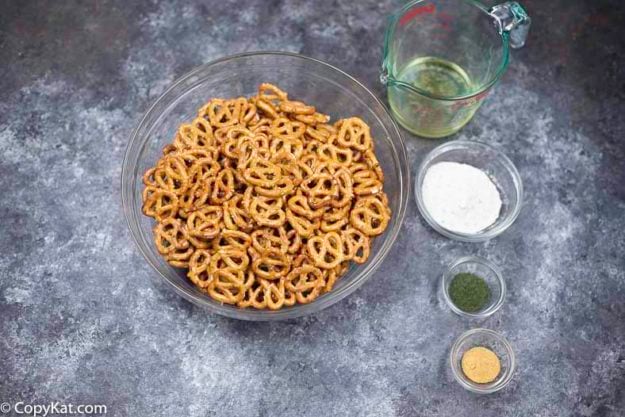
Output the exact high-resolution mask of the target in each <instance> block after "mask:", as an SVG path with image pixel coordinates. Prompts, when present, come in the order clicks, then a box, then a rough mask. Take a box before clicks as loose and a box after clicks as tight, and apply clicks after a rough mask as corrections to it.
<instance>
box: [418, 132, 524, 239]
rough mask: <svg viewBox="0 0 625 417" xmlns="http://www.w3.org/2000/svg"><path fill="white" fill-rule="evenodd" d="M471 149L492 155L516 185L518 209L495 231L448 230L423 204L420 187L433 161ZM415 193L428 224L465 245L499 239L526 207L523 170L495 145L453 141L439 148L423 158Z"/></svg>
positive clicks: (420, 210)
mask: <svg viewBox="0 0 625 417" xmlns="http://www.w3.org/2000/svg"><path fill="white" fill-rule="evenodd" d="M468 148H478V149H482V150H486V151H489V152H492V153H493V154H494V155H495V157H496V158H497V159H499V160H500V161H501V163H502V164H503V166H504V167H505V168H506V170H507V171H508V173H509V174H510V176H511V177H512V182H513V183H514V185H515V187H514V191H515V194H516V204H515V205H514V207H512V210H511V211H510V213H509V214H508V216H506V218H505V219H504V220H503V221H502V222H501V223H500V224H498V225H497V226H496V227H493V228H491V229H486V231H485V232H482V231H480V232H477V233H462V232H454V231H451V230H448V229H446V228H444V227H443V226H441V225H440V224H439V223H438V222H437V221H436V220H434V218H433V217H432V216H431V215H430V213H429V212H428V210H427V208H426V207H425V203H424V202H423V195H422V192H421V191H422V190H421V188H422V187H421V185H420V184H422V183H423V178H424V177H425V173H426V172H427V169H428V168H429V166H430V164H431V162H432V160H433V159H434V158H436V157H438V156H441V155H444V154H445V153H446V152H448V151H451V150H456V149H468ZM414 193H415V199H416V201H417V207H418V208H419V212H420V213H421V215H422V216H423V218H424V219H425V221H426V222H427V223H428V224H429V225H430V226H431V227H432V229H434V230H436V231H437V232H438V233H440V234H441V235H443V236H446V237H448V238H451V239H455V240H458V241H461V242H471V243H477V242H485V241H487V240H490V239H492V238H494V237H496V236H499V235H500V234H501V233H503V232H505V231H506V230H507V229H508V228H509V227H510V226H512V224H513V223H514V222H515V220H516V219H517V217H519V214H520V213H521V207H522V205H523V180H522V179H521V175H520V174H519V171H518V170H517V168H516V166H515V165H514V163H513V162H512V161H511V160H510V158H508V157H507V156H506V155H505V154H504V153H503V152H502V151H500V150H499V149H497V148H495V147H493V146H491V145H487V144H486V143H484V142H479V141H474V140H451V141H449V142H446V143H443V144H442V145H439V146H437V147H435V148H434V149H432V150H431V151H430V152H428V154H427V155H426V156H425V157H424V158H423V161H421V163H420V165H419V168H418V169H417V174H416V175H415V181H414Z"/></svg>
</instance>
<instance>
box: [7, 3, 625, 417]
mask: <svg viewBox="0 0 625 417" xmlns="http://www.w3.org/2000/svg"><path fill="white" fill-rule="evenodd" d="M397 4H399V2H389V1H361V2H348V1H341V2H336V1H315V2H301V3H299V4H297V3H287V2H282V1H275V0H272V1H268V2H265V1H260V0H259V1H237V2H235V1H223V2H222V1H219V2H216V1H215V2H202V1H192V2H187V1H173V2H165V1H163V2H154V1H143V2H125V1H116V2H115V1H97V2H96V1H93V2H82V3H81V4H80V5H78V4H76V2H71V1H55V2H45V1H40V2H35V1H12V2H11V1H9V2H3V3H2V6H1V7H2V13H1V14H0V152H1V157H0V185H1V189H2V191H3V192H2V197H1V198H0V214H1V222H0V254H1V255H0V402H2V401H8V402H11V403H14V402H16V401H19V400H22V401H25V402H30V403H45V402H48V401H51V400H57V401H61V402H66V403H67V402H72V403H74V404H78V403H99V404H106V405H108V411H109V412H108V415H113V416H127V415H132V416H150V415H163V416H172V415H189V416H220V417H222V416H223V417H226V416H281V415H298V416H322V415H323V416H365V415H366V416H478V415H479V416H500V415H507V416H622V415H625V274H624V269H625V260H624V259H625V232H624V230H625V142H624V139H625V122H624V119H623V109H624V102H625V100H624V98H625V97H624V96H625V81H624V80H625V73H624V71H623V68H624V67H623V66H622V55H623V54H624V53H625V41H624V39H625V38H623V37H622V36H619V32H618V31H619V28H622V27H623V24H624V13H623V8H622V6H619V2H617V1H612V2H608V1H603V2H599V1H597V2H583V1H576V2H575V5H574V6H573V5H571V2H570V1H564V0H558V1H552V2H542V1H537V0H536V1H535V0H528V1H526V2H525V5H526V6H527V8H528V9H529V12H530V14H531V15H532V17H533V19H534V27H533V29H532V33H531V36H530V39H529V41H528V44H527V47H526V48H524V49H522V50H519V51H515V52H514V55H513V62H512V65H511V66H510V70H509V71H508V73H507V74H506V76H505V77H504V80H503V82H502V83H501V85H500V86H499V87H498V88H497V89H496V90H495V92H494V93H493V94H492V95H491V96H490V97H489V98H488V100H487V102H486V104H485V105H484V106H483V107H482V109H481V110H480V112H479V113H478V115H477V116H476V117H475V119H474V120H473V121H472V122H471V123H470V124H469V125H468V126H467V127H466V128H465V129H464V130H463V131H462V132H461V133H460V134H458V135H457V136H456V137H457V138H463V139H478V140H482V141H485V142H489V143H493V144H495V145H497V146H499V147H501V148H502V149H504V150H505V152H506V153H507V154H508V155H509V156H510V157H511V159H512V160H513V161H515V163H516V164H517V166H518V168H519V171H520V172H521V175H522V177H523V180H524V183H525V187H526V197H525V204H524V208H523V211H522V213H521V216H520V217H519V219H518V221H517V223H516V224H515V225H514V226H513V227H512V228H511V229H510V230H509V231H508V232H506V233H505V234H504V235H502V236H500V237H499V238H497V239H495V240H493V241H490V242H488V243H485V244H462V243H458V242H454V241H450V240H447V239H445V238H443V237H441V236H439V235H437V234H436V233H434V232H433V231H432V230H431V229H430V228H428V227H427V226H426V225H425V223H424V222H423V220H422V219H421V218H420V216H419V215H418V212H417V208H416V205H415V204H413V203H412V202H411V204H410V205H409V209H408V213H407V217H406V221H405V224H404V227H403V230H402V232H401V235H400V237H399V239H398V241H397V243H396V245H395V247H394V248H393V250H392V253H391V254H390V255H389V257H388V258H387V260H386V261H385V262H384V264H383V265H382V267H381V268H380V270H379V271H378V272H377V273H376V274H375V276H374V277H373V278H372V279H371V280H370V281H369V282H367V283H366V284H365V285H364V286H363V287H362V288H361V289H360V290H358V291H357V292H356V293H354V294H353V295H352V296H350V297H349V298H347V299H345V300H344V301H342V302H341V303H339V304H337V305H335V306H333V307H331V308H329V309H327V310H325V311H323V312H321V313H319V314H317V315H315V316H312V317H308V318H304V319H300V320H294V321H289V322H281V323H272V324H263V323H246V322H237V321H233V320H229V319H224V318H220V317H217V316H214V315H210V314H208V313H207V312H205V311H203V310H201V309H199V308H196V307H194V306H192V305H191V304H189V303H187V302H186V301H184V300H182V299H181V298H179V297H178V296H176V295H174V294H172V293H170V292H169V291H168V290H167V289H166V288H163V286H162V285H160V284H158V283H156V282H155V280H153V279H152V278H153V277H154V275H155V274H154V272H153V271H151V270H150V269H149V267H148V266H147V264H146V263H145V261H144V260H143V259H142V257H141V256H140V254H139V253H138V251H137V250H136V248H135V246H134V244H133V242H132V241H131V238H130V235H129V232H128V231H127V228H126V224H125V221H124V219H123V216H122V212H121V207H120V196H119V191H120V190H119V175H120V169H121V161H122V154H123V151H124V148H125V145H126V143H127V140H128V137H129V133H130V132H131V130H132V128H133V127H134V126H135V124H136V123H137V121H138V119H139V117H140V116H141V114H142V112H143V111H144V110H145V109H146V108H147V106H148V105H149V104H150V102H152V101H153V100H154V99H155V98H156V97H157V96H158V95H159V94H160V93H161V92H162V91H163V89H164V88H165V87H166V86H167V85H168V84H169V83H170V82H171V81H173V80H174V79H175V78H176V77H178V76H180V75H182V74H183V73H185V72H186V71H188V70H190V69H191V68H193V67H194V66H196V65H198V64H200V63H204V62H207V61H210V60H212V59H215V58H218V57H221V56H223V55H227V54H232V53H235V52H241V51H247V50H261V49H264V50H268V49H271V50H288V51H295V52H301V53H303V54H306V55H310V56H313V57H316V58H320V59H323V60H326V61H328V62H330V63H332V64H335V65H337V66H339V67H340V68H342V69H344V70H346V71H347V72H349V73H351V74H353V75H355V76H356V77H357V78H359V79H360V80H362V81H363V82H364V83H365V84H366V85H368V86H370V87H371V88H372V89H373V90H374V91H375V92H376V93H378V94H379V95H380V96H382V95H383V89H382V87H381V86H380V85H379V83H378V81H377V72H378V67H379V61H380V46H381V42H382V36H383V28H384V24H385V21H384V16H385V15H387V14H388V13H389V12H390V11H391V10H392V9H393V8H394V7H395V6H397ZM406 140H407V148H408V151H409V155H410V160H411V163H412V164H413V167H414V166H415V165H416V164H417V162H418V161H419V160H420V158H421V157H422V156H423V155H424V153H425V152H426V151H427V150H429V149H430V148H432V147H433V146H434V145H435V144H436V143H435V142H432V141H426V140H421V139H414V138H410V137H408V136H406ZM414 170H415V168H413V169H412V172H413V174H414ZM466 254H478V255H482V256H485V257H487V258H489V259H491V260H493V261H494V262H496V263H497V264H499V265H500V266H501V267H502V269H503V271H504V274H505V277H506V278H507V282H508V286H509V296H508V298H507V301H506V303H505V305H504V307H503V308H502V310H500V311H499V312H498V313H497V314H495V315H494V316H493V317H491V318H490V319H488V320H486V321H485V322H483V323H476V322H470V321H464V320H461V319H459V318H458V317H456V316H454V315H453V314H452V313H451V312H450V311H449V310H448V309H447V308H446V307H445V306H444V304H442V303H441V300H440V299H439V298H438V296H437V294H436V285H437V280H438V277H439V276H440V274H441V272H442V270H443V268H444V265H446V264H448V263H449V262H451V261H453V260H454V259H455V258H456V257H458V256H461V255H466ZM478 325H480V326H485V327H488V328H492V329H496V330H499V331H501V332H503V333H504V334H505V335H506V336H507V337H508V338H509V340H510V341H511V343H512V344H513V346H514V348H515V351H516V354H517V357H518V363H519V365H518V370H517V373H516V376H515V378H514V380H513V382H512V383H511V385H510V386H508V387H507V388H506V389H505V390H503V391H501V392H499V393H497V394H494V395H490V396H476V395H472V394H470V393H468V392H466V391H464V390H463V389H462V388H461V387H460V386H459V385H457V384H456V383H455V382H454V381H453V379H452V377H451V375H450V372H449V369H448V362H447V355H448V350H449V347H450V345H451V343H452V342H453V340H454V339H455V338H456V337H457V336H458V335H459V334H461V333H462V332H463V331H465V330H466V329H469V328H471V327H475V326H478Z"/></svg>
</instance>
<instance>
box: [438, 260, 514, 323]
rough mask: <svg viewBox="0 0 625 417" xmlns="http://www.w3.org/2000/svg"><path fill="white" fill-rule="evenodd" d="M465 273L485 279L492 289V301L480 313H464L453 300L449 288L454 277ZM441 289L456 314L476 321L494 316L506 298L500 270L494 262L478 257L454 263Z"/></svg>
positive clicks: (446, 272)
mask: <svg viewBox="0 0 625 417" xmlns="http://www.w3.org/2000/svg"><path fill="white" fill-rule="evenodd" d="M463 272H468V273H471V274H475V275H477V276H479V277H481V278H483V279H484V281H486V284H487V285H488V288H489V289H490V300H489V302H488V303H487V304H486V305H485V306H484V307H483V308H482V309H480V310H479V311H475V312H468V311H464V310H462V309H461V308H459V307H458V306H456V305H455V304H454V302H453V301H452V300H451V297H450V295H449V286H450V285H451V282H452V280H453V279H454V277H455V276H456V275H457V274H460V273H463ZM441 289H442V291H443V297H444V298H445V301H446V302H447V305H448V306H449V308H451V310H452V311H453V312H454V313H456V314H458V315H460V316H462V317H469V318H474V319H482V318H486V317H488V316H490V315H492V314H494V313H495V312H496V311H497V310H499V308H501V306H502V305H503V302H504V300H505V298H506V282H505V281H504V279H503V275H502V274H501V271H500V270H499V268H497V266H496V265H495V264H493V263H492V262H490V261H488V260H486V259H484V258H480V257H477V256H465V257H463V258H460V259H458V260H456V261H455V262H454V263H452V264H451V265H450V266H449V268H447V270H446V271H445V273H444V274H443V276H442V278H441Z"/></svg>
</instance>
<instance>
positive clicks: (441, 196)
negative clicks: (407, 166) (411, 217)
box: [422, 162, 501, 233]
mask: <svg viewBox="0 0 625 417" xmlns="http://www.w3.org/2000/svg"><path fill="white" fill-rule="evenodd" d="M422 195H423V204H424V205H425V207H426V209H427V211H428V212H429V213H430V215H431V216H432V217H433V218H434V220H436V222H437V223H438V224H440V225H441V226H442V227H444V228H445V229H447V230H450V231H453V232H460V233H476V232H479V231H480V230H483V229H486V228H487V227H488V226H490V225H491V224H493V223H495V221H497V218H498V217H499V211H500V210H501V197H500V195H499V191H498V190H497V187H496V186H495V184H493V182H492V181H491V180H490V178H489V177H488V175H486V173H485V172H484V171H482V170H480V169H478V168H476V167H474V166H471V165H467V164H460V163H458V162H439V163H437V164H434V165H432V166H431V167H430V168H428V170H427V172H426V173H425V177H424V178H423V185H422Z"/></svg>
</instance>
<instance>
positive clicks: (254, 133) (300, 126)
mask: <svg viewBox="0 0 625 417" xmlns="http://www.w3.org/2000/svg"><path fill="white" fill-rule="evenodd" d="M329 120H330V118H329V117H328V116H326V115H324V114H321V113H318V112H317V111H316V109H315V108H314V107H313V106H309V105H306V104H304V103H302V102H298V101H292V100H289V98H288V96H287V93H286V92H284V91H282V90H280V89H279V88H277V87H275V86H273V85H271V84H261V85H260V87H259V90H258V94H257V95H256V96H254V97H251V98H243V97H241V98H235V99H228V100H226V99H212V100H210V101H209V102H208V103H207V104H206V105H205V106H203V107H202V108H201V109H200V110H199V114H198V117H197V118H195V120H193V121H192V122H191V123H189V124H183V125H182V126H180V128H179V130H178V132H177V134H176V137H175V139H174V141H173V143H171V144H168V145H167V146H165V148H164V149H163V156H162V157H161V158H160V159H159V160H158V162H157V163H156V165H155V166H154V167H153V168H151V169H149V170H148V171H147V172H146V173H145V175H144V177H143V182H144V184H145V189H144V191H143V212H144V214H145V215H147V216H150V217H153V218H154V219H155V220H156V222H157V223H156V226H155V228H154V240H155V243H156V247H157V249H158V251H159V253H160V254H161V255H162V256H163V257H164V258H165V259H166V260H167V262H168V263H169V264H171V265H173V266H175V267H179V268H187V269H188V273H187V276H188V277H189V279H190V280H191V282H193V284H195V285H196V286H197V287H198V288H199V289H200V290H201V291H203V292H205V293H207V294H208V295H209V296H210V297H212V298H213V299H215V300H217V301H218V302H221V303H225V304H232V305H236V306H238V307H242V308H243V307H252V308H257V309H267V308H268V309H272V310H277V309H280V308H282V307H285V306H292V305H294V304H296V303H301V304H305V303H310V302H311V301H313V300H314V299H316V298H317V297H318V296H319V295H320V294H323V293H324V292H328V291H330V290H332V288H333V286H334V285H335V283H336V281H337V279H339V277H341V276H342V275H343V274H345V272H347V270H348V268H349V265H350V262H351V261H353V262H356V263H364V262H365V261H366V260H367V258H368V257H369V253H370V247H371V241H372V238H373V237H375V236H377V235H379V234H381V233H382V232H384V230H385V229H386V227H387V225H388V221H389V218H390V214H391V212H390V209H389V205H388V200H387V197H386V195H385V194H384V191H383V190H382V186H383V182H384V175H383V172H382V169H381V167H380V164H379V163H378V160H377V159H376V156H375V153H374V146H373V141H372V139H371V134H370V130H369V126H368V125H367V124H366V123H365V122H363V121H362V120H361V119H359V118H357V117H352V118H348V119H341V120H339V121H337V122H336V123H334V124H329Z"/></svg>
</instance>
